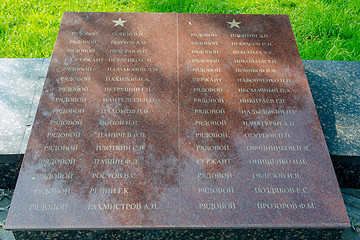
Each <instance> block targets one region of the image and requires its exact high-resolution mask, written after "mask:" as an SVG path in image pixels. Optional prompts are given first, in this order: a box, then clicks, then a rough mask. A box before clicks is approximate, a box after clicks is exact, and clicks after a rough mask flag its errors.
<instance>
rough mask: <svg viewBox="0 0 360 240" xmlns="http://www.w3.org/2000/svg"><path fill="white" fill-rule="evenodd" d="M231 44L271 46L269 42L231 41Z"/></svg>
mask: <svg viewBox="0 0 360 240" xmlns="http://www.w3.org/2000/svg"><path fill="white" fill-rule="evenodd" d="M231 45H233V46H273V43H271V42H232V43H231Z"/></svg>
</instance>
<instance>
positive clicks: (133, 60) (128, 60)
mask: <svg viewBox="0 0 360 240" xmlns="http://www.w3.org/2000/svg"><path fill="white" fill-rule="evenodd" d="M109 62H121V63H144V62H151V59H143V58H109Z"/></svg>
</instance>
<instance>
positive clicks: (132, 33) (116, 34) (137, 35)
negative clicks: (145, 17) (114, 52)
mask: <svg viewBox="0 0 360 240" xmlns="http://www.w3.org/2000/svg"><path fill="white" fill-rule="evenodd" d="M111 35H113V36H131V37H133V36H134V37H141V36H144V33H142V32H138V33H137V32H113V33H111Z"/></svg>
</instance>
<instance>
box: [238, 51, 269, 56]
mask: <svg viewBox="0 0 360 240" xmlns="http://www.w3.org/2000/svg"><path fill="white" fill-rule="evenodd" d="M232 53H233V54H245V55H270V54H272V51H250V50H243V51H240V50H234V51H232Z"/></svg>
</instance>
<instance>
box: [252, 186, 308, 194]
mask: <svg viewBox="0 0 360 240" xmlns="http://www.w3.org/2000/svg"><path fill="white" fill-rule="evenodd" d="M254 192H255V193H260V194H262V193H265V194H304V193H309V190H308V188H307V187H304V188H287V187H284V188H280V187H259V188H254Z"/></svg>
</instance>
